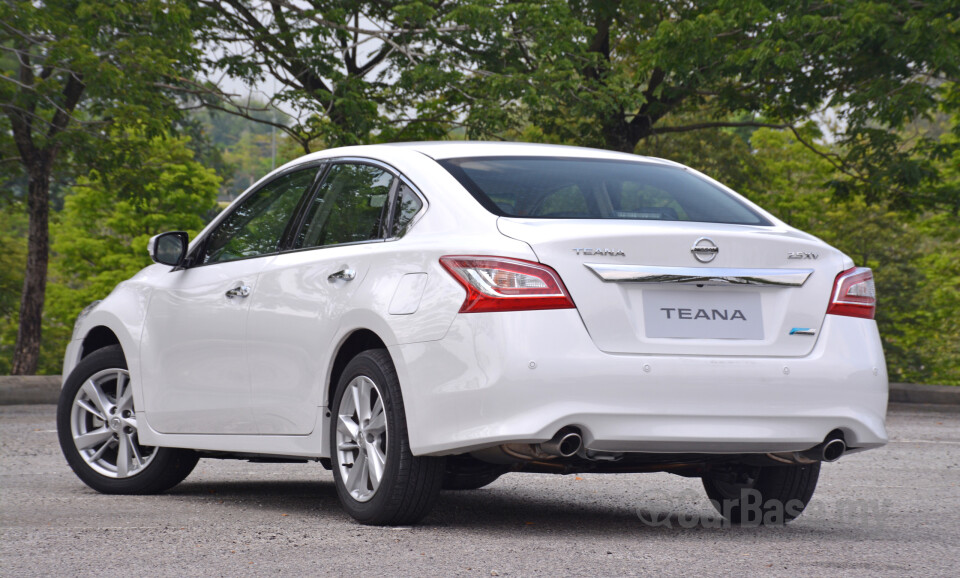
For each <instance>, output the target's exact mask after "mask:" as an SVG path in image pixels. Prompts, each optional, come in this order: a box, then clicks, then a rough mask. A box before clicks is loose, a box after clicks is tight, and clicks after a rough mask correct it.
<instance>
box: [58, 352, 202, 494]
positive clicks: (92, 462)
mask: <svg viewBox="0 0 960 578" xmlns="http://www.w3.org/2000/svg"><path fill="white" fill-rule="evenodd" d="M137 432H138V428H137V413H136V408H135V407H134V401H133V388H132V387H131V385H130V372H128V371H127V361H126V359H125V358H124V356H123V351H122V350H121V349H120V346H119V345H114V346H110V347H105V348H103V349H100V350H98V351H95V352H93V353H91V354H90V355H89V356H87V357H86V358H84V359H83V361H81V362H80V363H79V364H77V367H76V368H75V369H74V370H73V371H72V372H71V373H70V376H69V377H67V380H66V381H65V382H64V384H63V389H62V390H61V392H60V402H59V404H58V406H57V436H58V438H59V440H60V449H61V450H62V451H63V455H64V457H66V458H67V463H68V464H70V467H71V468H72V469H73V471H74V473H76V474H77V477H79V478H80V479H81V480H82V481H83V482H84V483H85V484H87V485H88V486H90V487H91V488H93V489H94V490H97V491H98V492H103V493H105V494H154V493H158V492H163V491H165V490H169V489H170V488H172V487H173V486H175V485H177V484H179V483H180V482H182V481H183V480H184V478H186V477H187V476H188V475H190V472H191V471H193V468H194V466H196V465H197V460H198V459H199V456H198V455H197V453H196V452H194V451H191V450H182V449H175V448H158V447H153V446H144V445H141V444H140V440H139V437H138V433H137Z"/></svg>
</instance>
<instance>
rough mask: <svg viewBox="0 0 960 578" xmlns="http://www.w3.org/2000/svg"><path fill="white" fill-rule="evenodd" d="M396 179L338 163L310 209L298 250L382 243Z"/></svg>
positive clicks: (360, 166)
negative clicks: (376, 241) (388, 206)
mask: <svg viewBox="0 0 960 578" xmlns="http://www.w3.org/2000/svg"><path fill="white" fill-rule="evenodd" d="M395 180H396V177H394V176H393V175H392V174H390V173H389V172H387V171H386V170H384V169H382V168H380V167H376V166H373V165H367V164H359V163H338V164H335V165H333V166H332V167H330V170H329V172H328V173H327V175H326V177H324V181H323V184H322V185H321V186H320V190H319V191H318V192H317V194H316V196H315V197H314V199H313V201H312V202H311V203H310V205H309V206H308V207H307V214H306V218H305V219H304V223H303V226H302V227H301V228H300V232H299V234H298V235H297V238H296V241H295V243H294V248H295V249H306V248H310V247H324V246H327V245H342V244H344V243H358V242H363V241H370V240H374V239H380V238H382V237H383V231H382V229H381V228H382V226H383V220H384V218H385V216H386V213H387V211H386V209H387V205H388V203H387V201H388V199H389V198H390V189H391V188H392V187H393V185H394V181H395Z"/></svg>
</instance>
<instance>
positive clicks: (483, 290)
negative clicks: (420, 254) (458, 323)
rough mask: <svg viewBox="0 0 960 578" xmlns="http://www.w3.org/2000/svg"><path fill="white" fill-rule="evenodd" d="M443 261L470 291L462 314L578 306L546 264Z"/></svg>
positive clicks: (502, 260)
mask: <svg viewBox="0 0 960 578" xmlns="http://www.w3.org/2000/svg"><path fill="white" fill-rule="evenodd" d="M440 264H441V265H443V266H444V268H445V269H446V270H447V271H449V272H450V274H451V275H453V277H454V278H455V279H456V280H457V281H459V282H460V284H461V285H463V288H464V289H466V290H467V298H466V299H464V301H463V306H461V307H460V313H479V312H482V311H531V310H537V309H571V308H573V307H575V306H574V304H573V300H572V299H570V294H569V293H567V289H566V287H564V286H563V281H561V280H560V276H559V275H557V272H556V271H554V270H553V269H551V268H550V267H547V266H546V265H541V264H539V263H533V262H531V261H523V260H520V259H506V258H504V257H484V256H471V255H447V256H446V257H440Z"/></svg>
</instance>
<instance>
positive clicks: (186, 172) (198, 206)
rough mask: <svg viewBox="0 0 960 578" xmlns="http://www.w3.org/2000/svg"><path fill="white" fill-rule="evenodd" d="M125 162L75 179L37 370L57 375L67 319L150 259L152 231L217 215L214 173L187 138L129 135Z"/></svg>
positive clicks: (63, 218) (199, 223)
mask: <svg viewBox="0 0 960 578" xmlns="http://www.w3.org/2000/svg"><path fill="white" fill-rule="evenodd" d="M118 142H122V143H124V146H123V151H122V152H115V153H114V154H116V155H118V156H121V157H122V158H123V162H120V163H116V164H115V165H114V167H113V168H112V169H111V170H109V171H104V172H99V171H93V172H91V173H90V175H89V176H87V177H82V178H80V179H78V182H77V184H76V185H75V186H74V187H73V190H72V191H71V193H70V194H69V195H68V196H67V198H66V202H65V205H64V208H63V211H62V213H60V215H59V222H58V223H57V225H56V227H55V228H54V235H53V252H54V260H53V267H52V279H53V281H54V282H53V283H51V285H50V286H49V287H48V293H47V299H48V307H47V311H46V315H45V328H46V330H47V335H46V336H45V338H44V347H43V355H42V359H41V361H42V364H41V368H42V369H43V370H44V371H45V372H48V373H57V372H58V371H59V367H60V363H61V361H62V359H61V356H62V355H63V348H64V346H65V345H66V341H68V340H69V339H70V333H71V330H72V327H73V321H74V319H75V318H76V316H77V314H78V313H79V312H80V310H81V309H83V308H84V307H85V306H87V305H88V304H90V302H91V301H94V300H97V299H103V298H104V297H106V296H107V295H108V294H109V293H110V292H111V291H112V290H113V288H114V287H115V286H116V285H117V283H119V282H121V281H123V280H126V279H129V278H130V277H132V276H133V275H134V274H135V273H136V272H137V271H139V270H140V269H142V268H143V267H145V266H147V265H149V264H150V263H151V261H150V257H149V255H148V254H147V241H148V240H149V239H150V237H152V236H154V235H156V234H158V233H162V232H164V231H171V230H186V231H188V232H189V233H190V234H191V235H195V234H196V233H197V232H199V231H200V229H202V228H203V226H204V224H205V223H206V222H207V221H208V220H209V218H210V217H211V216H212V215H213V214H215V211H216V198H217V193H218V190H219V185H220V178H219V177H218V176H217V175H216V174H215V173H214V171H213V170H211V169H209V168H206V167H204V166H203V165H201V164H200V163H198V162H196V161H195V160H193V152H192V151H191V150H190V148H189V147H188V142H187V140H186V139H182V138H170V137H161V136H157V137H148V136H144V135H143V134H142V133H141V134H127V135H126V137H125V138H123V139H118Z"/></svg>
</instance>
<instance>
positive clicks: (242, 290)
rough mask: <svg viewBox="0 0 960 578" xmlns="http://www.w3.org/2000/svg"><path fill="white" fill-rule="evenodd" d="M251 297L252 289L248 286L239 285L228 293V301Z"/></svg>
mask: <svg viewBox="0 0 960 578" xmlns="http://www.w3.org/2000/svg"><path fill="white" fill-rule="evenodd" d="M249 295H250V287H247V286H246V285H238V286H236V287H234V288H233V289H230V290H229V291H227V299H233V298H234V297H248V296H249Z"/></svg>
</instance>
